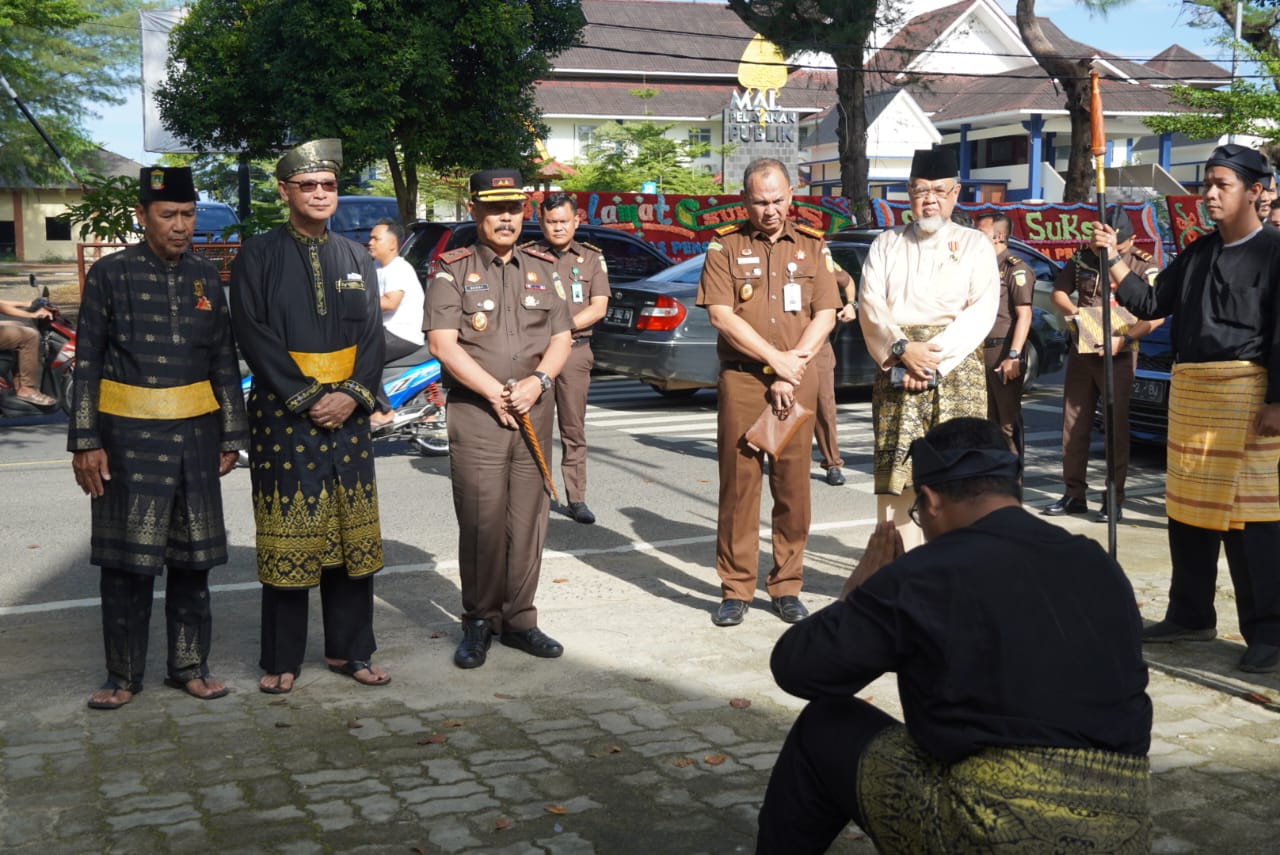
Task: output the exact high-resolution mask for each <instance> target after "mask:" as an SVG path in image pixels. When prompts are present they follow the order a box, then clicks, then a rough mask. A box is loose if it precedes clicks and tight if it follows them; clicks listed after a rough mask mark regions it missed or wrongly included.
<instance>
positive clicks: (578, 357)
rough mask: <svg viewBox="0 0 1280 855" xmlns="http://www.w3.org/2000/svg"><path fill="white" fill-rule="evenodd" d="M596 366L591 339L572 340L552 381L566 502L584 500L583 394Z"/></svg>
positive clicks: (588, 389)
mask: <svg viewBox="0 0 1280 855" xmlns="http://www.w3.org/2000/svg"><path fill="white" fill-rule="evenodd" d="M595 364H596V358H595V355H594V354H592V352H591V338H590V337H584V338H576V339H574V340H573V349H572V350H570V351H569V359H568V360H566V361H565V364H564V368H563V369H562V370H561V371H560V376H559V377H557V378H556V385H555V397H556V421H557V423H558V424H559V426H560V448H561V458H560V474H561V475H562V476H563V477H564V492H565V501H566V502H585V501H586V500H587V393H588V392H589V391H590V389H591V368H592V366H594V365H595Z"/></svg>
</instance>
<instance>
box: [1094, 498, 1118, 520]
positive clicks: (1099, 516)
mask: <svg viewBox="0 0 1280 855" xmlns="http://www.w3.org/2000/svg"><path fill="white" fill-rule="evenodd" d="M1107 516H1108V513H1107V503H1106V502H1103V503H1102V507H1100V508H1098V513H1096V514H1095V515H1094V517H1093V521H1094V522H1100V523H1104V522H1106V521H1107ZM1122 519H1124V505H1122V504H1119V503H1117V504H1116V522H1120V521H1121V520H1122Z"/></svg>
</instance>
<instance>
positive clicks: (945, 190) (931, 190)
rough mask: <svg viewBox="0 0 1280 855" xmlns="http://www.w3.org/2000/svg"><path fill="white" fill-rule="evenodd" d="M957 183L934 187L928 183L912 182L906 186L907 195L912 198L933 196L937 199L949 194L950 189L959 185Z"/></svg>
mask: <svg viewBox="0 0 1280 855" xmlns="http://www.w3.org/2000/svg"><path fill="white" fill-rule="evenodd" d="M959 186H960V185H959V184H952V185H951V186H950V187H936V186H931V185H929V184H913V185H912V186H910V187H908V188H907V195H908V196H910V197H911V198H912V199H927V198H928V197H930V196H934V197H936V198H938V199H941V198H943V197H944V196H950V195H951V191H952V190H955V189H956V188H957V187H959Z"/></svg>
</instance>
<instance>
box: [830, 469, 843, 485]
mask: <svg viewBox="0 0 1280 855" xmlns="http://www.w3.org/2000/svg"><path fill="white" fill-rule="evenodd" d="M827 483H828V484H830V485H831V486H832V487H839V486H840V485H841V484H843V483H844V473H843V472H841V471H840V467H839V466H832V467H831V468H830V469H828V470H827Z"/></svg>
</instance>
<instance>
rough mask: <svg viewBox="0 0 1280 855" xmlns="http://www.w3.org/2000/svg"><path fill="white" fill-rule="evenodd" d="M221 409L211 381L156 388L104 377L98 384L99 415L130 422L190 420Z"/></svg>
mask: <svg viewBox="0 0 1280 855" xmlns="http://www.w3.org/2000/svg"><path fill="white" fill-rule="evenodd" d="M217 409H219V407H218V399H217V398H216V397H214V394H213V386H211V385H210V384H209V381H208V380H201V381H200V382H199V383H192V384H190V385H188V386H171V387H169V388H162V389H154V388H150V387H147V386H129V385H127V384H125V383H117V382H116V381H114V380H107V379H106V378H103V379H102V381H101V382H100V383H99V385H98V412H101V413H108V414H110V415H113V416H124V417H125V418H130V419H189V418H192V417H194V416H203V415H204V414H205V413H212V412H213V411H215V410H217Z"/></svg>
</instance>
